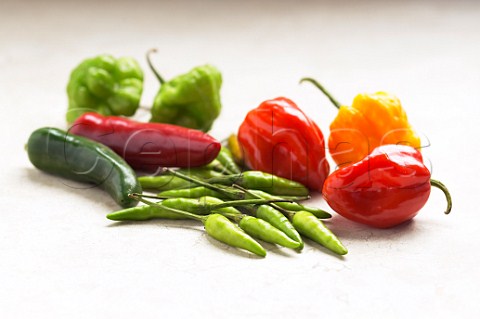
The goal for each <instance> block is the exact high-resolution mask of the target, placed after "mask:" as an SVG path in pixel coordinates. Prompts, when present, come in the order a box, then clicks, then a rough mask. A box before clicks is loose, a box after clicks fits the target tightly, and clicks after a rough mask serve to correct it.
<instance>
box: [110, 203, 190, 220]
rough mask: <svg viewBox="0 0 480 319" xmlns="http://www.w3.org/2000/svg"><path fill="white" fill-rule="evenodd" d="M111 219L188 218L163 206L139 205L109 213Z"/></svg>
mask: <svg viewBox="0 0 480 319" xmlns="http://www.w3.org/2000/svg"><path fill="white" fill-rule="evenodd" d="M107 218H108V219H110V220H116V221H122V220H150V219H153V218H160V219H187V217H185V216H183V215H180V214H177V213H173V212H171V211H169V210H166V209H164V208H163V207H162V206H160V205H159V206H150V205H144V206H137V207H130V208H126V209H122V210H119V211H116V212H113V213H110V214H108V215H107Z"/></svg>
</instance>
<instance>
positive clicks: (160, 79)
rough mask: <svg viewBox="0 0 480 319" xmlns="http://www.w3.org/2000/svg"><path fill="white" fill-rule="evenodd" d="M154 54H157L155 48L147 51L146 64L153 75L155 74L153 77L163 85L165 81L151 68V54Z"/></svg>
mask: <svg viewBox="0 0 480 319" xmlns="http://www.w3.org/2000/svg"><path fill="white" fill-rule="evenodd" d="M156 52H157V49H155V48H152V49H150V50H148V51H147V63H148V66H149V67H150V70H152V72H153V74H155V76H156V77H157V79H158V81H159V82H160V84H163V83H165V80H164V79H163V77H162V76H161V75H160V73H158V71H157V69H155V67H154V66H153V63H152V60H151V58H150V56H151V55H152V53H156Z"/></svg>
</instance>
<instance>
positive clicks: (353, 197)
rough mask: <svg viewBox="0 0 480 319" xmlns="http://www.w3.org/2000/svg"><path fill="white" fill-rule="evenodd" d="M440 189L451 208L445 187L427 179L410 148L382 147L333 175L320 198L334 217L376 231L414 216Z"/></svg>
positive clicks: (427, 171)
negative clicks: (432, 190)
mask: <svg viewBox="0 0 480 319" xmlns="http://www.w3.org/2000/svg"><path fill="white" fill-rule="evenodd" d="M431 186H435V187H438V188H440V189H441V190H442V191H443V192H444V193H445V196H446V197H447V202H448V207H447V210H446V211H445V214H448V213H450V210H451V208H452V203H451V197H450V193H449V192H448V190H447V188H446V187H445V185H443V184H442V183H440V182H439V181H436V180H433V179H430V171H429V170H428V169H427V167H426V166H425V165H424V164H423V158H422V154H421V153H420V152H419V151H418V150H416V149H414V148H413V147H410V146H405V145H383V146H379V147H377V148H375V149H374V150H373V152H372V153H371V154H370V155H368V156H367V157H365V158H364V159H363V160H361V161H359V162H357V163H354V164H352V165H349V166H346V167H343V168H340V169H338V170H336V171H335V172H333V173H332V174H331V175H330V176H329V177H328V178H327V180H326V181H325V185H324V186H323V197H324V198H325V200H326V201H327V202H328V204H329V205H330V207H332V209H333V210H335V211H336V212H337V213H339V214H340V215H342V216H343V217H346V218H348V219H351V220H353V221H356V222H359V223H362V224H366V225H369V226H373V227H378V228H387V227H392V226H395V225H398V224H400V223H403V222H405V221H407V220H410V219H412V218H413V217H415V215H417V213H418V211H419V210H420V209H421V208H422V207H423V206H424V205H425V203H426V202H427V200H428V197H429V195H430V189H431Z"/></svg>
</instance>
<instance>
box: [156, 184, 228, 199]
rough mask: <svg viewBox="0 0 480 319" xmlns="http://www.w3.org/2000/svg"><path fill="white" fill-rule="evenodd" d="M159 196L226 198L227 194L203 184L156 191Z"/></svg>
mask: <svg viewBox="0 0 480 319" xmlns="http://www.w3.org/2000/svg"><path fill="white" fill-rule="evenodd" d="M158 196H159V197H172V198H176V197H183V198H199V197H203V196H212V197H217V198H226V199H228V197H227V196H225V195H223V194H220V193H219V192H216V191H214V190H211V189H208V188H206V187H204V186H199V187H193V188H185V189H173V190H168V191H163V192H160V193H158Z"/></svg>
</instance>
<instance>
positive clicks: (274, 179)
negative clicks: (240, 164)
mask: <svg viewBox="0 0 480 319" xmlns="http://www.w3.org/2000/svg"><path fill="white" fill-rule="evenodd" d="M207 182H209V183H215V184H222V185H231V184H237V185H240V186H242V187H244V188H248V189H257V190H262V191H265V192H267V193H270V194H273V195H290V196H307V195H308V189H307V188H306V187H305V186H303V185H302V184H300V183H297V182H294V181H291V180H288V179H286V178H282V177H278V176H275V175H271V174H268V173H264V172H260V171H246V172H243V173H241V174H233V175H226V176H219V177H213V178H210V179H209V180H207Z"/></svg>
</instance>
